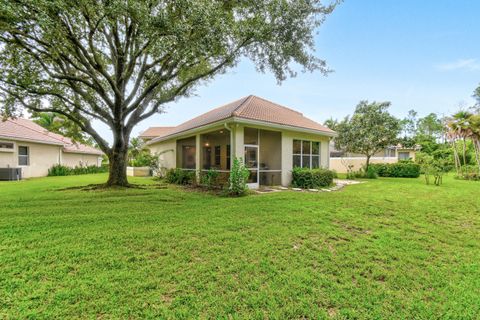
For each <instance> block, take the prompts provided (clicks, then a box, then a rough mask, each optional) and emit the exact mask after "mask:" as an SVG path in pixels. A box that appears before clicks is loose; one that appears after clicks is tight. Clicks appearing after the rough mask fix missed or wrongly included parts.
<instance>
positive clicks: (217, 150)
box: [215, 146, 222, 166]
mask: <svg viewBox="0 0 480 320" xmlns="http://www.w3.org/2000/svg"><path fill="white" fill-rule="evenodd" d="M221 150H222V149H221V148H220V146H215V165H216V166H219V165H221V156H220V154H221Z"/></svg>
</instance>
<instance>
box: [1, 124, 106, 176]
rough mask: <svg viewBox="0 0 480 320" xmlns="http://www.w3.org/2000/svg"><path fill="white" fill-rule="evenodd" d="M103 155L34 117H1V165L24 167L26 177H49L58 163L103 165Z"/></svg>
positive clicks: (70, 165)
mask: <svg viewBox="0 0 480 320" xmlns="http://www.w3.org/2000/svg"><path fill="white" fill-rule="evenodd" d="M102 154H103V153H102V152H101V151H100V150H98V149H95V148H92V147H90V146H86V145H83V144H80V143H74V142H73V141H72V140H71V139H69V138H67V137H64V136H62V135H59V134H56V133H53V132H49V131H47V130H46V129H44V128H43V127H41V126H39V125H38V124H36V123H35V122H33V121H31V120H27V119H22V118H17V119H7V120H6V121H1V120H0V168H21V171H22V177H23V178H31V177H42V176H46V175H47V174H48V169H49V168H51V167H52V166H53V165H56V164H62V165H65V166H69V167H75V166H87V165H88V166H91V165H95V166H100V165H101V161H102Z"/></svg>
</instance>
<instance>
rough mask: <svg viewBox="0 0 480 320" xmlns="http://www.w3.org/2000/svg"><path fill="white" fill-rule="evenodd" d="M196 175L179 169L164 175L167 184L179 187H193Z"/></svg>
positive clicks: (190, 171)
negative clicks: (178, 185)
mask: <svg viewBox="0 0 480 320" xmlns="http://www.w3.org/2000/svg"><path fill="white" fill-rule="evenodd" d="M196 179H197V175H196V172H195V171H194V170H184V169H180V168H176V169H170V170H168V171H167V173H166V175H165V180H166V181H167V182H168V183H173V184H180V185H195V184H196Z"/></svg>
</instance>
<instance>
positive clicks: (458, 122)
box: [450, 110, 473, 174]
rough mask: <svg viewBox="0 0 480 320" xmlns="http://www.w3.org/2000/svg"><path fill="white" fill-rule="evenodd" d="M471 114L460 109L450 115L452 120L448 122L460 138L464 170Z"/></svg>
mask: <svg viewBox="0 0 480 320" xmlns="http://www.w3.org/2000/svg"><path fill="white" fill-rule="evenodd" d="M472 116H473V114H472V113H471V112H469V111H464V110H461V111H459V112H457V113H455V114H454V115H453V116H452V121H451V122H450V127H451V129H453V131H454V132H455V133H456V136H457V137H459V138H460V139H461V140H462V155H463V166H464V168H465V170H467V138H468V137H469V136H470V135H471V128H470V118H471V117H472ZM466 173H467V172H466V171H465V174H466Z"/></svg>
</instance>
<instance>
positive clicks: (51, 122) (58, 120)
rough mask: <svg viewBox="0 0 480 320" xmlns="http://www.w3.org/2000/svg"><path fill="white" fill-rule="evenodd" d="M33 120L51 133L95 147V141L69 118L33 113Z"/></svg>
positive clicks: (53, 114)
mask: <svg viewBox="0 0 480 320" xmlns="http://www.w3.org/2000/svg"><path fill="white" fill-rule="evenodd" d="M31 118H32V120H33V121H34V122H35V123H36V124H38V125H40V126H42V127H43V128H45V129H47V130H48V131H50V132H54V133H58V134H60V135H62V136H64V137H68V138H70V139H72V140H73V141H75V142H79V143H83V144H85V145H89V146H95V141H94V140H93V139H92V138H91V137H89V136H88V135H87V134H86V133H85V132H83V131H82V129H81V128H80V127H79V126H78V125H77V124H76V123H75V122H73V121H71V120H70V119H68V118H67V117H65V116H63V115H61V114H58V113H53V112H32V117H31Z"/></svg>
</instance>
